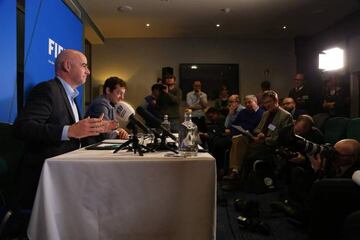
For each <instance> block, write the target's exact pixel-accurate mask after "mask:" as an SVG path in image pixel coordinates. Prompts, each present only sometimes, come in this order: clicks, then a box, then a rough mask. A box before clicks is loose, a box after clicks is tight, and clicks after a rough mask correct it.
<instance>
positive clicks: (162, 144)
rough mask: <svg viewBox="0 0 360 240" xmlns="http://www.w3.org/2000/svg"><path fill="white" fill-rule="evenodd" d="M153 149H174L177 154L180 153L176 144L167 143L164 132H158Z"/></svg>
mask: <svg viewBox="0 0 360 240" xmlns="http://www.w3.org/2000/svg"><path fill="white" fill-rule="evenodd" d="M158 138H160V143H159V144H158ZM152 150H153V151H162V150H163V151H164V150H165V151H166V150H168V151H172V152H174V153H175V154H178V151H176V145H174V146H170V145H169V144H166V135H165V134H164V133H162V134H161V135H160V134H156V135H155V140H154V147H153V148H152Z"/></svg>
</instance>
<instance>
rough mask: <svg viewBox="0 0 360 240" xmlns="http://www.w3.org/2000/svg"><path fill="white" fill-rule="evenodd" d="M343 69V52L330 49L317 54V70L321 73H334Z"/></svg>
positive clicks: (338, 49) (339, 49)
mask: <svg viewBox="0 0 360 240" xmlns="http://www.w3.org/2000/svg"><path fill="white" fill-rule="evenodd" d="M343 67H344V50H343V49H341V48H338V47H336V48H331V49H327V50H324V51H323V52H322V53H320V54H319V69H322V70H323V71H334V70H338V69H341V68H343Z"/></svg>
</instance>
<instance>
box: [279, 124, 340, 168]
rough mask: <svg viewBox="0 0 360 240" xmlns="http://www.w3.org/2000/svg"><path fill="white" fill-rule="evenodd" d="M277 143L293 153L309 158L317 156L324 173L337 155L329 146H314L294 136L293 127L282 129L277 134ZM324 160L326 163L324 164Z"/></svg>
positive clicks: (314, 144)
mask: <svg viewBox="0 0 360 240" xmlns="http://www.w3.org/2000/svg"><path fill="white" fill-rule="evenodd" d="M279 143H280V145H281V146H282V147H285V148H286V149H288V150H290V151H293V152H300V153H302V154H304V155H305V154H306V155H310V156H315V155H317V154H319V155H320V158H321V160H322V161H323V163H322V166H324V167H323V168H324V170H325V171H327V169H328V168H329V167H330V166H329V164H328V163H329V162H332V161H334V160H335V159H336V157H337V155H338V153H337V151H336V150H335V148H334V147H333V146H332V145H331V144H328V143H327V144H316V143H313V142H311V141H309V140H306V139H305V138H303V137H301V136H299V135H296V134H295V133H294V130H293V127H287V128H284V129H283V130H281V131H280V132H279ZM280 149H281V148H280ZM324 160H326V161H325V162H324Z"/></svg>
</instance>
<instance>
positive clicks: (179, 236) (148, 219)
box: [28, 149, 216, 240]
mask: <svg viewBox="0 0 360 240" xmlns="http://www.w3.org/2000/svg"><path fill="white" fill-rule="evenodd" d="M215 207H216V167H215V160H214V158H213V157H212V156H211V155H209V154H208V153H199V154H198V156H196V157H191V158H183V157H164V152H162V153H161V152H158V153H146V154H145V155H144V156H143V157H140V156H138V155H134V153H132V152H125V151H120V152H118V153H116V154H113V153H112V151H111V150H85V149H79V150H76V151H74V152H70V153H66V154H63V155H60V156H57V157H54V158H50V159H47V160H46V161H45V163H44V166H43V169H42V173H41V178H40V181H39V186H38V189H37V194H36V199H35V203H34V207H33V210H32V215H31V220H30V224H29V228H28V237H29V239H30V240H77V239H79V240H80V239H85V240H92V239H97V240H100V239H104V240H112V239H113V240H121V239H125V240H151V239H156V240H172V239H174V240H191V239H194V240H202V239H204V240H205V239H206V240H209V239H215V229H216V221H215V218H216V209H215Z"/></svg>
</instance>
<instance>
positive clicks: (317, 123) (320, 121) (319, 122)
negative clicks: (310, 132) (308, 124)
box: [313, 113, 330, 132]
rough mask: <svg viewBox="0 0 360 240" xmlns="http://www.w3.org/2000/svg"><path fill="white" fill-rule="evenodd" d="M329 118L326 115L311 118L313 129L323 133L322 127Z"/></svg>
mask: <svg viewBox="0 0 360 240" xmlns="http://www.w3.org/2000/svg"><path fill="white" fill-rule="evenodd" d="M329 118H330V115H329V114H327V113H318V114H315V115H314V116H313V119H314V123H315V127H317V128H318V129H320V130H321V132H323V131H324V125H325V123H326V121H327V120H328V119H329Z"/></svg>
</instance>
